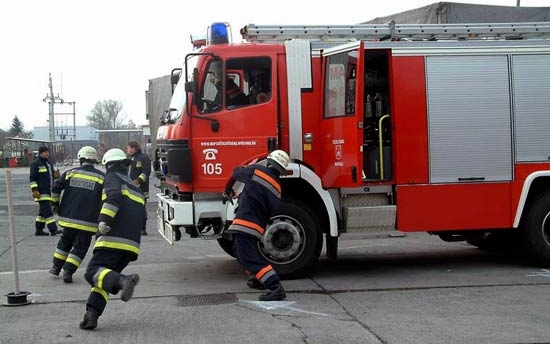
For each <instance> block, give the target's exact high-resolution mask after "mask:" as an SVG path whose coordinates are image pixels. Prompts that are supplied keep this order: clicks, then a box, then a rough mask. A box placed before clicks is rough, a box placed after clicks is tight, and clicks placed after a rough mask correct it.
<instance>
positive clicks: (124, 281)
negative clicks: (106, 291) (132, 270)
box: [116, 274, 139, 302]
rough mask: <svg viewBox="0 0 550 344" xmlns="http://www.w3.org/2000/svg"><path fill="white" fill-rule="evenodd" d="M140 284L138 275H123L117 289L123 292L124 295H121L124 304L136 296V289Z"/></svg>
mask: <svg viewBox="0 0 550 344" xmlns="http://www.w3.org/2000/svg"><path fill="white" fill-rule="evenodd" d="M138 282H139V276H138V275H136V274H132V275H128V276H125V275H122V276H121V277H120V279H119V280H118V282H117V285H116V287H117V288H118V289H120V290H122V294H120V299H121V300H122V301H124V302H127V301H128V300H130V299H131V298H132V295H134V287H135V286H136V285H137V284H138Z"/></svg>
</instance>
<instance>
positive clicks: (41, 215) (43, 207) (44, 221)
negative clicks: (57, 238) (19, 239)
mask: <svg viewBox="0 0 550 344" xmlns="http://www.w3.org/2000/svg"><path fill="white" fill-rule="evenodd" d="M38 204H39V206H40V207H39V210H38V216H37V217H36V221H35V227H36V232H41V231H42V230H43V229H44V227H45V226H48V230H49V231H50V233H54V232H55V231H57V224H56V223H55V218H54V217H53V212H52V202H51V201H38Z"/></svg>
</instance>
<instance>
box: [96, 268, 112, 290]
mask: <svg viewBox="0 0 550 344" xmlns="http://www.w3.org/2000/svg"><path fill="white" fill-rule="evenodd" d="M111 271H113V270H111V269H105V270H103V271H101V272H100V273H99V276H97V286H98V287H99V288H103V278H104V277H105V275H107V274H108V273H109V272H111Z"/></svg>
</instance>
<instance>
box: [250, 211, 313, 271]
mask: <svg viewBox="0 0 550 344" xmlns="http://www.w3.org/2000/svg"><path fill="white" fill-rule="evenodd" d="M262 244H263V247H261V251H262V253H263V254H264V255H265V257H266V258H267V259H268V260H270V261H272V262H274V263H278V264H288V263H290V262H292V261H294V260H295V259H296V258H298V257H299V256H300V255H301V254H302V252H303V250H304V247H305V233H304V229H303V228H302V226H301V225H300V223H298V222H297V221H296V220H295V219H292V218H290V217H286V216H278V217H275V218H274V219H273V221H272V222H271V223H270V224H269V225H268V226H267V229H266V231H265V233H264V236H263V240H262Z"/></svg>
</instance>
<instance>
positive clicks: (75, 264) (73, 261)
mask: <svg viewBox="0 0 550 344" xmlns="http://www.w3.org/2000/svg"><path fill="white" fill-rule="evenodd" d="M66 262H67V263H71V264H73V265H74V266H76V267H77V268H78V267H79V266H80V262H79V261H78V260H76V259H73V258H71V257H67V260H66Z"/></svg>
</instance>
